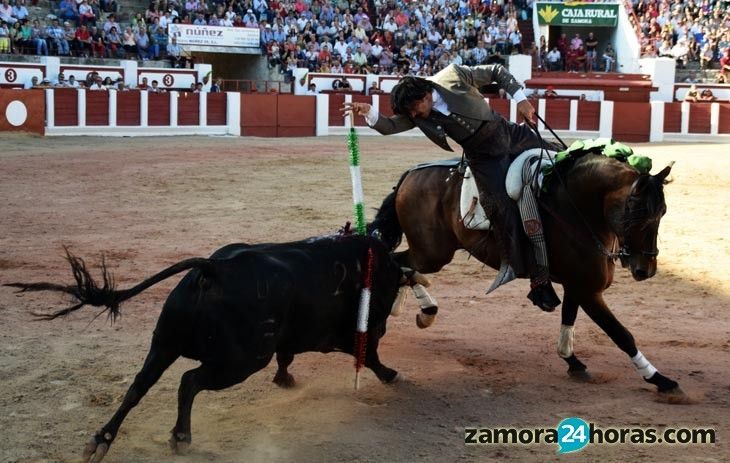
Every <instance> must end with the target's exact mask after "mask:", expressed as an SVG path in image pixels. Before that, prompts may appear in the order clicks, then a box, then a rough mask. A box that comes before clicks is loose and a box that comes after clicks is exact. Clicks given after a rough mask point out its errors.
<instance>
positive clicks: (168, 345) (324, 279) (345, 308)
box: [10, 236, 404, 462]
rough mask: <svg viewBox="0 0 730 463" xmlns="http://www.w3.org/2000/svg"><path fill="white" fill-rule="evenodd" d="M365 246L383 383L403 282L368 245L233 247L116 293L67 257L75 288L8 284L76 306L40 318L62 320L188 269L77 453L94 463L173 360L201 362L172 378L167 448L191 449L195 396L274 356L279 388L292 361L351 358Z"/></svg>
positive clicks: (113, 306)
mask: <svg viewBox="0 0 730 463" xmlns="http://www.w3.org/2000/svg"><path fill="white" fill-rule="evenodd" d="M368 248H370V249H372V250H373V255H374V259H373V261H374V268H373V280H372V281H373V282H372V294H371V299H370V318H369V327H368V342H367V349H366V353H365V366H367V367H368V368H370V369H371V370H372V371H373V372H374V373H375V375H376V376H377V377H378V378H379V379H380V380H381V381H383V382H391V381H394V380H395V379H396V376H397V372H396V371H395V370H392V369H390V368H388V367H386V366H384V365H383V364H382V363H380V360H379V358H378V352H377V348H378V342H379V340H380V338H381V337H382V336H383V335H384V334H385V325H386V319H387V317H388V315H389V313H390V310H391V307H392V305H393V302H394V300H395V298H396V294H397V292H398V288H399V286H400V283H401V282H402V281H403V280H404V279H403V274H402V272H401V269H400V268H399V266H398V265H397V264H396V263H395V261H394V260H393V259H392V258H391V256H390V255H389V254H388V252H387V250H386V248H385V246H384V245H383V244H381V243H380V241H378V240H376V239H374V238H370V237H360V236H347V237H333V238H317V239H311V240H307V241H300V242H295V243H284V244H262V245H254V246H251V245H246V244H232V245H228V246H225V247H223V248H222V249H220V250H218V251H216V252H215V253H214V254H213V255H212V256H211V257H210V258H208V259H203V258H195V259H187V260H184V261H181V262H179V263H177V264H175V265H173V266H171V267H169V268H167V269H165V270H163V271H162V272H160V273H158V274H157V275H154V276H152V277H150V278H148V279H147V280H145V281H143V282H142V283H140V284H138V285H137V286H135V287H133V288H130V289H127V290H121V291H117V290H114V288H113V283H111V277H110V276H109V274H108V273H107V272H106V268H105V267H103V275H104V284H103V286H102V287H98V285H97V284H96V283H95V282H94V281H93V279H92V278H91V276H90V274H89V273H88V271H87V270H86V267H85V264H84V262H83V261H82V260H81V259H79V258H76V257H74V256H71V255H70V254H69V256H68V257H69V261H70V263H71V266H72V269H73V272H74V276H75V277H76V285H74V286H61V285H56V284H51V283H34V284H23V283H13V284H12V285H10V286H15V287H20V288H23V290H33V291H42V290H54V291H62V292H65V293H69V294H72V295H73V296H75V297H76V298H77V299H78V301H79V303H78V304H77V305H75V306H73V307H70V308H68V309H64V310H61V311H58V312H56V313H54V314H52V315H49V316H47V317H46V318H55V317H57V316H60V315H65V314H67V313H69V312H72V311H74V310H77V309H79V308H81V307H82V306H83V305H86V304H89V305H95V306H105V307H106V308H107V309H108V310H110V312H111V315H112V316H113V317H114V316H116V315H118V313H119V304H120V303H121V302H123V301H124V300H127V299H129V298H131V297H133V296H135V295H137V294H139V293H141V292H142V291H144V290H145V289H147V288H149V287H150V286H152V285H154V284H156V283H158V282H160V281H162V280H164V279H166V278H169V277H170V276H172V275H175V274H177V273H180V272H182V271H185V270H190V269H192V270H191V271H190V272H189V273H188V274H187V275H185V277H184V278H183V279H182V280H181V281H180V283H178V285H177V286H176V287H175V289H173V291H172V292H171V293H170V295H169V296H168V298H167V301H166V302H165V305H164V306H163V308H162V313H161V314H160V318H159V320H158V322H157V326H156V328H155V331H154V335H153V337H152V345H151V347H150V351H149V353H148V355H147V358H146V359H145V362H144V365H143V367H142V370H141V371H140V372H139V373H138V374H137V376H136V377H135V379H134V382H133V383H132V385H131V386H130V388H129V390H128V391H127V394H126V396H125V397H124V400H123V402H122V404H121V406H120V407H119V409H118V410H117V412H116V413H115V414H114V416H113V417H112V418H111V420H109V422H108V423H107V424H106V425H104V427H102V428H101V430H99V432H97V433H96V434H95V435H94V436H93V437H92V439H91V441H90V442H89V443H88V444H87V446H86V448H85V450H84V461H93V462H98V461H101V459H102V458H103V457H104V455H105V454H106V452H107V451H108V449H109V446H110V445H111V443H112V441H113V440H114V438H115V437H116V435H117V432H118V430H119V427H120V426H121V424H122V421H123V420H124V418H125V417H126V415H127V414H128V413H129V412H130V410H131V409H132V408H133V407H134V406H136V405H137V403H138V402H139V401H140V399H142V397H143V396H144V395H145V394H146V393H147V391H148V390H149V389H150V387H152V385H154V384H155V383H156V382H157V380H159V378H160V376H161V375H162V373H163V372H164V371H165V370H166V369H167V368H168V367H169V366H170V365H171V364H172V363H173V362H174V361H175V360H176V359H177V358H178V357H180V356H183V357H187V358H190V359H194V360H199V361H200V362H201V364H200V366H199V367H197V368H195V369H192V370H190V371H187V372H186V373H185V374H183V376H182V379H181V381H180V389H179V395H178V401H179V402H178V418H177V423H176V424H175V427H174V428H173V430H172V437H171V439H170V443H171V446H172V447H173V448H174V449H176V450H181V449H182V448H183V447H185V446H187V445H189V443H190V442H191V431H190V414H191V408H192V404H193V400H194V398H195V395H196V394H197V393H198V392H200V391H203V390H221V389H225V388H227V387H230V386H233V385H235V384H238V383H241V382H242V381H244V380H245V379H246V378H247V377H249V376H250V375H251V374H253V373H255V372H257V371H259V370H261V369H262V368H264V367H266V366H267V365H268V364H269V362H270V361H271V358H272V357H273V355H274V353H276V360H277V362H278V366H279V369H278V371H277V373H276V376H275V377H274V382H275V383H277V384H278V385H280V386H283V387H288V386H292V385H293V383H294V379H293V377H292V376H291V375H290V374H289V373H288V372H287V367H288V366H289V365H290V364H291V362H292V361H293V359H294V355H295V354H299V353H302V352H311V351H314V352H331V351H341V352H345V353H349V354H353V352H354V350H355V349H354V348H355V346H354V340H355V326H356V319H357V310H358V306H359V298H360V293H361V289H362V287H363V284H364V272H365V268H366V264H367V259H368V258H367V256H368Z"/></svg>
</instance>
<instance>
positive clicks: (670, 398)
mask: <svg viewBox="0 0 730 463" xmlns="http://www.w3.org/2000/svg"><path fill="white" fill-rule="evenodd" d="M657 401H658V402H664V403H668V404H674V405H688V404H693V403H696V402H697V400H695V399H693V398H692V397H690V396H689V395H687V393H685V392H684V391H683V390H682V388H681V387H679V386H675V387H673V388H672V389H669V390H668V391H659V392H657Z"/></svg>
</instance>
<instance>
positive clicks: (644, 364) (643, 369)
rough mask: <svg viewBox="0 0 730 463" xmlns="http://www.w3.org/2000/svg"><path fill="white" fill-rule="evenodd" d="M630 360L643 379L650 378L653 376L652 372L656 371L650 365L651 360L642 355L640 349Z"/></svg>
mask: <svg viewBox="0 0 730 463" xmlns="http://www.w3.org/2000/svg"><path fill="white" fill-rule="evenodd" d="M631 361H632V362H633V363H634V366H635V367H636V370H637V371H638V372H639V374H640V375H641V376H642V377H643V378H644V379H649V378H651V377H652V376H654V373H656V372H657V369H656V368H654V365H652V364H651V362H650V361H648V360H647V359H646V357H644V354H642V353H641V351H640V350H637V351H636V355H634V356H633V357H631Z"/></svg>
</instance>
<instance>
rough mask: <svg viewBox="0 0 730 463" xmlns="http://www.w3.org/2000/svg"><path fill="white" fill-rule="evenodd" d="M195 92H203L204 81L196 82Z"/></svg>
mask: <svg viewBox="0 0 730 463" xmlns="http://www.w3.org/2000/svg"><path fill="white" fill-rule="evenodd" d="M152 83H153V84H154V82H152ZM193 93H203V83H202V82H196V83H195V85H194V87H193Z"/></svg>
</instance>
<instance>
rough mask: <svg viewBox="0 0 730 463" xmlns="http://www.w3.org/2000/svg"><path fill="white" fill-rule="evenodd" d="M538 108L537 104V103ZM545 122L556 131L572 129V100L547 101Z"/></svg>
mask: <svg viewBox="0 0 730 463" xmlns="http://www.w3.org/2000/svg"><path fill="white" fill-rule="evenodd" d="M535 107H537V102H535ZM545 122H547V124H548V125H549V126H550V127H551V128H553V129H554V130H568V129H570V100H562V99H558V100H554V99H546V100H545Z"/></svg>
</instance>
